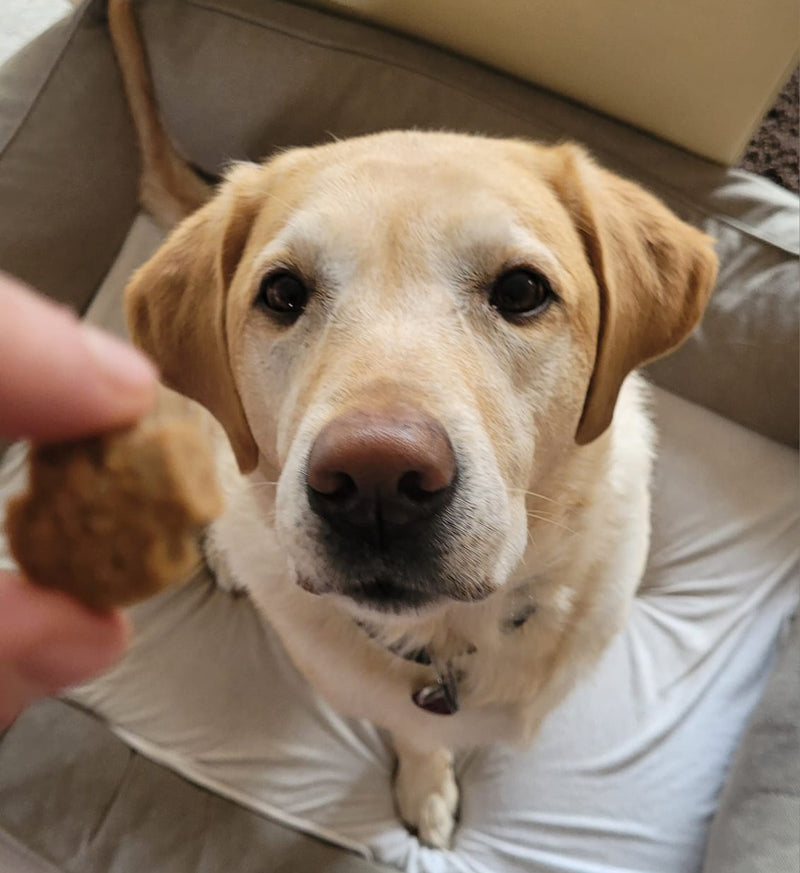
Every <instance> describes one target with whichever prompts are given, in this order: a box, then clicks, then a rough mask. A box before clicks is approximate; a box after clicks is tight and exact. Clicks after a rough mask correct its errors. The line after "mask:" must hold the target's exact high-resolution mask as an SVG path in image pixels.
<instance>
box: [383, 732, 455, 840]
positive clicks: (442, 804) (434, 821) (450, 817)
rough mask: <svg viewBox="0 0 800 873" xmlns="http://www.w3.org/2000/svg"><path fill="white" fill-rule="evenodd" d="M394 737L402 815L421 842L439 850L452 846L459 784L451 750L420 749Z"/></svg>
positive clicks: (398, 804)
mask: <svg viewBox="0 0 800 873" xmlns="http://www.w3.org/2000/svg"><path fill="white" fill-rule="evenodd" d="M393 737H394V744H395V751H396V752H397V773H396V774H395V782H394V792H395V798H396V799H397V807H398V810H399V812H400V817H401V818H402V819H403V821H404V822H405V823H406V824H407V825H408V826H409V827H410V828H412V829H413V830H415V831H416V832H417V836H418V837H419V840H420V842H421V843H425V844H426V845H428V846H433V847H434V848H437V849H446V848H449V846H450V839H451V837H452V835H453V829H454V828H455V816H456V809H457V808H458V786H457V785H456V780H455V776H454V774H453V753H452V752H451V751H450V750H449V749H445V748H442V747H440V748H438V749H434V750H425V751H423V750H421V749H419V748H418V747H417V746H415V745H414V744H412V743H409V742H408V741H407V740H406V739H404V738H400V737H397V736H396V735H393Z"/></svg>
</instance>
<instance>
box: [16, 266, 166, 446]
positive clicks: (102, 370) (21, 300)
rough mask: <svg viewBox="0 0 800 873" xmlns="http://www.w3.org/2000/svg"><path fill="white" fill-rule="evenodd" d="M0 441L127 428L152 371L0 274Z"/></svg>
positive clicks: (149, 392)
mask: <svg viewBox="0 0 800 873" xmlns="http://www.w3.org/2000/svg"><path fill="white" fill-rule="evenodd" d="M0 313H2V318H0V435H2V436H4V437H6V438H7V439H17V438H19V437H31V438H33V439H38V440H52V439H68V438H70V437H77V436H83V435H88V434H92V433H97V432H100V431H103V430H108V429H110V428H113V427H117V426H122V425H125V424H131V423H133V422H134V421H136V419H138V418H140V417H141V416H142V415H143V414H144V413H145V412H147V410H148V409H149V408H150V406H151V405H152V403H153V399H154V396H155V382H156V372H155V369H154V367H153V366H152V364H150V363H149V362H148V361H147V359H146V358H145V357H144V356H143V355H141V354H140V353H139V352H137V351H136V350H135V349H134V348H132V347H131V346H128V345H126V344H124V343H123V342H121V341H120V340H117V339H115V338H114V337H112V336H110V335H109V334H106V333H103V332H101V331H99V330H98V329H97V328H94V327H91V326H90V325H86V324H82V323H81V322H79V321H78V320H77V319H76V318H75V316H74V315H72V314H71V313H70V312H68V311H67V310H66V309H63V308H61V307H58V306H55V305H54V304H52V303H50V302H49V301H47V300H45V299H44V298H41V297H39V296H38V295H36V294H34V293H33V292H31V291H29V290H28V289H26V288H24V287H23V286H22V285H20V284H19V283H18V282H16V281H15V280H12V279H10V278H9V277H6V276H2V275H0Z"/></svg>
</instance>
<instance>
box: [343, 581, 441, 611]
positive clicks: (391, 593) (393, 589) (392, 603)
mask: <svg viewBox="0 0 800 873" xmlns="http://www.w3.org/2000/svg"><path fill="white" fill-rule="evenodd" d="M342 594H344V595H345V596H347V597H350V598H351V599H352V600H354V601H355V602H356V603H360V604H363V605H364V606H371V607H372V608H373V609H378V610H381V611H384V612H400V611H402V610H404V609H414V608H416V607H420V606H425V605H427V604H429V603H432V602H433V601H434V600H438V599H439V597H441V594H439V593H437V592H433V591H422V590H420V589H418V588H407V587H406V586H404V585H398V584H397V582H395V581H394V580H392V579H390V578H388V577H385V576H381V577H378V578H375V579H372V580H370V581H369V582H360V583H359V584H358V585H355V586H353V587H352V588H348V589H347V590H345V591H343V592H342Z"/></svg>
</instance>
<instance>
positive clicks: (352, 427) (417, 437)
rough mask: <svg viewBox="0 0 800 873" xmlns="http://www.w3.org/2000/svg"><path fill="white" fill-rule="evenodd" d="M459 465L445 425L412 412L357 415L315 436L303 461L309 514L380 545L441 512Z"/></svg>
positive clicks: (397, 409) (399, 408)
mask: <svg viewBox="0 0 800 873" xmlns="http://www.w3.org/2000/svg"><path fill="white" fill-rule="evenodd" d="M455 477H456V458H455V455H454V453H453V447H452V445H451V444H450V440H449V439H448V437H447V434H446V433H445V430H444V428H443V427H442V425H441V424H440V423H439V422H438V421H436V420H435V419H433V418H431V416H429V415H427V414H426V413H424V412H422V411H421V410H419V409H416V408H414V407H413V406H410V405H406V404H397V405H395V406H392V407H389V408H386V409H380V410H375V411H366V410H354V411H351V412H348V413H346V414H344V415H341V416H339V417H338V418H336V419H334V420H333V421H331V422H330V423H329V424H328V425H326V427H325V428H323V430H322V431H321V432H320V434H319V435H318V436H317V438H316V440H315V441H314V444H313V446H312V447H311V453H310V455H309V458H308V472H307V484H308V497H309V503H310V505H311V508H312V509H313V510H314V511H315V512H316V513H317V514H318V515H320V516H322V517H323V518H325V519H326V520H327V521H328V522H330V523H331V524H332V525H334V527H338V528H340V529H342V528H346V529H347V531H348V532H351V533H352V532H353V531H354V529H355V530H356V531H357V532H358V533H359V534H360V535H366V536H368V537H370V538H372V539H376V540H377V542H378V544H380V543H381V542H382V541H383V538H384V537H386V536H388V535H391V534H392V533H393V532H396V531H397V530H398V529H399V528H402V527H405V526H406V525H409V524H411V523H412V522H415V521H420V520H423V519H427V518H430V517H432V516H433V515H435V514H437V513H439V512H441V511H442V509H444V507H445V506H446V505H447V504H448V503H449V501H450V499H451V497H452V494H453V483H454V480H455Z"/></svg>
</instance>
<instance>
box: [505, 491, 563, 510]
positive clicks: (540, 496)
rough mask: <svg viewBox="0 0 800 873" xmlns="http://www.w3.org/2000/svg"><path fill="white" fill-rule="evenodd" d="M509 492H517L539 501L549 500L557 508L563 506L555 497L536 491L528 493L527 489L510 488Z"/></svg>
mask: <svg viewBox="0 0 800 873" xmlns="http://www.w3.org/2000/svg"><path fill="white" fill-rule="evenodd" d="M508 490H509V491H516V492H517V493H519V494H523V495H524V496H525V497H535V498H536V499H537V500H547V501H548V502H549V503H555V504H556V506H561V505H562V504H561V502H560V501H558V500H556V499H555V498H553V497H548V496H547V495H546V494H539V493H538V492H536V491H528V490H527V489H525V488H509V489H508Z"/></svg>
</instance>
